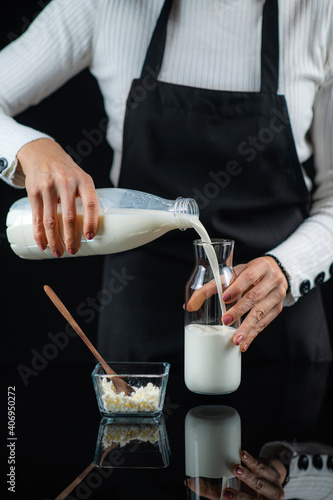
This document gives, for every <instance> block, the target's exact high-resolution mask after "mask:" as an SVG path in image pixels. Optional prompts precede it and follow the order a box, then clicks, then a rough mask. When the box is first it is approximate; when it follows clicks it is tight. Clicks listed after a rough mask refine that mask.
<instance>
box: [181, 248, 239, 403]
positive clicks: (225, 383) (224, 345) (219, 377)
mask: <svg viewBox="0 0 333 500" xmlns="http://www.w3.org/2000/svg"><path fill="white" fill-rule="evenodd" d="M194 250H195V258H196V263H195V268H194V271H193V273H192V275H191V277H190V279H189V281H188V283H187V285H186V292H185V302H186V312H185V384H186V386H187V388H188V389H189V390H190V391H192V392H196V393H199V394H227V393H230V392H233V391H235V390H236V389H237V388H238V387H239V384H240V381H241V351H240V348H239V346H236V345H235V344H234V343H233V342H232V337H233V336H234V334H235V332H236V329H237V328H238V327H239V321H237V322H235V323H234V324H232V325H230V326H224V325H223V324H222V316H223V314H225V312H226V311H227V310H228V309H229V308H230V307H232V306H233V304H224V303H223V302H222V307H221V302H220V299H219V296H218V294H217V293H216V283H215V281H214V276H213V270H212V265H214V259H213V258H212V255H213V257H214V256H216V257H215V262H216V259H217V264H218V273H219V275H220V280H221V284H222V294H223V293H224V291H225V290H226V289H227V288H228V286H229V285H230V284H231V283H232V282H233V281H234V279H235V273H234V270H233V267H232V259H233V250H234V242H233V241H232V240H222V239H213V240H212V242H211V243H205V242H202V241H201V240H195V241H194ZM208 257H209V258H208ZM200 304H201V305H200ZM198 305H200V307H199V308H198ZM194 308H195V309H197V310H193V309H194Z"/></svg>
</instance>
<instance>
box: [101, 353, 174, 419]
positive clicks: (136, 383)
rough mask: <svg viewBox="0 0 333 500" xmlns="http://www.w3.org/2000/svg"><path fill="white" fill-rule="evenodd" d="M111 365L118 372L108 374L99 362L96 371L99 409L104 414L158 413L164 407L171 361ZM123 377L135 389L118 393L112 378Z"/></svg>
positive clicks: (148, 414) (110, 363)
mask: <svg viewBox="0 0 333 500" xmlns="http://www.w3.org/2000/svg"><path fill="white" fill-rule="evenodd" d="M108 365H109V366H110V367H111V368H112V369H113V370H114V371H115V372H116V374H117V375H107V374H106V373H105V371H104V369H103V367H102V366H101V365H100V363H98V364H97V365H96V366H95V369H94V371H93V372H92V379H93V384H94V388H95V392H96V397H97V402H98V406H99V411H100V413H101V415H103V416H104V417H113V416H115V417H120V416H126V417H128V416H129V415H130V416H134V417H138V416H145V417H147V416H154V415H158V414H159V413H161V412H162V410H163V405H164V399H165V392H166V386H167V382H168V376H169V370H170V365H169V363H125V362H123V363H116V362H115V363H113V362H108ZM114 377H121V378H122V379H124V380H125V382H127V384H129V385H130V386H131V387H132V388H133V389H134V392H133V393H132V394H131V395H130V396H125V394H124V393H120V394H118V393H117V392H116V391H115V388H114V385H113V383H112V378H114Z"/></svg>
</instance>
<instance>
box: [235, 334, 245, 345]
mask: <svg viewBox="0 0 333 500" xmlns="http://www.w3.org/2000/svg"><path fill="white" fill-rule="evenodd" d="M243 340H244V337H243V335H239V336H238V337H237V339H236V343H237V345H241V343H242V342H243Z"/></svg>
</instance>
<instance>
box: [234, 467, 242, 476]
mask: <svg viewBox="0 0 333 500" xmlns="http://www.w3.org/2000/svg"><path fill="white" fill-rule="evenodd" d="M236 472H237V474H239V475H240V476H242V475H243V474H244V469H243V468H242V467H239V466H238V467H237V468H236Z"/></svg>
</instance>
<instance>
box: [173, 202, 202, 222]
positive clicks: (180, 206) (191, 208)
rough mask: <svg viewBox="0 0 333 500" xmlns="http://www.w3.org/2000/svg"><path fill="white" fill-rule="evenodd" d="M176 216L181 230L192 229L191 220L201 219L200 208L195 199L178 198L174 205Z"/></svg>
mask: <svg viewBox="0 0 333 500" xmlns="http://www.w3.org/2000/svg"><path fill="white" fill-rule="evenodd" d="M174 216H175V221H176V224H177V226H178V228H179V229H181V230H185V229H187V228H188V227H192V224H191V219H193V218H197V219H198V218H199V207H198V204H197V202H196V201H195V200H194V199H193V198H177V200H176V201H175V203H174Z"/></svg>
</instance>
